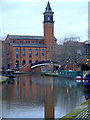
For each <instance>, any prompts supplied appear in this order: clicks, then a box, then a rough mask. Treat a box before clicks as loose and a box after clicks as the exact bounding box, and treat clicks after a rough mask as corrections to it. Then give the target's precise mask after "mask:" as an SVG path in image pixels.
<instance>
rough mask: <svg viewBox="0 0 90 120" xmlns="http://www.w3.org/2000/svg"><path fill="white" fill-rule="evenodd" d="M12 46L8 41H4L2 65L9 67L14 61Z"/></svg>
mask: <svg viewBox="0 0 90 120" xmlns="http://www.w3.org/2000/svg"><path fill="white" fill-rule="evenodd" d="M11 56H12V47H11V45H10V43H9V42H8V41H2V67H3V68H4V69H6V68H9V67H10V66H11V63H12V57H11Z"/></svg>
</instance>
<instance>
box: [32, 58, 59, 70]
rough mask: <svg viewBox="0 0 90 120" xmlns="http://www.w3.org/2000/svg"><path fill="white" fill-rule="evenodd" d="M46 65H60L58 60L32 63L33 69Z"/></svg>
mask: <svg viewBox="0 0 90 120" xmlns="http://www.w3.org/2000/svg"><path fill="white" fill-rule="evenodd" d="M46 65H54V66H58V67H60V65H59V63H58V62H57V61H50V60H48V61H37V62H35V63H32V64H31V69H33V68H36V67H40V66H46Z"/></svg>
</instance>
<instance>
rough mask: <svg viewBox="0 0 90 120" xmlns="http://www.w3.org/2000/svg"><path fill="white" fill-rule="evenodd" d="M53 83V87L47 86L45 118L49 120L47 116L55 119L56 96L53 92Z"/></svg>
mask: <svg viewBox="0 0 90 120" xmlns="http://www.w3.org/2000/svg"><path fill="white" fill-rule="evenodd" d="M51 81H52V77H51V79H50V82H51ZM52 82H53V81H52ZM52 85H53V84H52V83H51V87H46V89H45V93H46V94H45V120H47V118H52V120H54V98H53V94H52V92H53V91H52V90H53V87H52Z"/></svg>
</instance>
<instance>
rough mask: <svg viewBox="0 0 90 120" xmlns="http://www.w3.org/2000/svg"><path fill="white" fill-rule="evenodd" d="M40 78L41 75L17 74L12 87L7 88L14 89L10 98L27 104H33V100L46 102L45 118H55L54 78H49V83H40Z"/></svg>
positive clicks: (39, 102)
mask: <svg viewBox="0 0 90 120" xmlns="http://www.w3.org/2000/svg"><path fill="white" fill-rule="evenodd" d="M39 79H40V77H32V76H30V75H26V76H25V75H24V76H17V77H16V79H15V81H14V84H13V85H11V87H12V88H8V90H7V92H9V90H10V89H12V92H11V94H10V97H9V99H11V100H12V99H13V100H17V101H19V102H23V103H25V104H26V103H28V102H29V103H30V104H32V102H33V101H36V102H37V103H38V104H41V103H44V111H45V112H44V115H45V118H54V112H55V111H54V99H53V78H52V77H51V78H47V80H48V81H47V82H49V84H46V85H44V84H43V85H42V84H40V83H39V82H40V81H39ZM42 80H43V79H42ZM41 82H42V81H41ZM36 102H35V103H36ZM33 117H34V116H33Z"/></svg>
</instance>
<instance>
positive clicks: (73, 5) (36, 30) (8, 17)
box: [0, 0, 88, 41]
mask: <svg viewBox="0 0 90 120" xmlns="http://www.w3.org/2000/svg"><path fill="white" fill-rule="evenodd" d="M12 1H13V0H10V1H8V0H5V1H4V2H3V1H1V2H0V13H1V16H0V18H1V21H0V26H1V27H0V34H1V36H2V37H3V36H5V35H7V34H14V35H18V34H19V35H43V13H44V11H45V8H46V5H47V2H48V0H33V1H32V0H26V1H23V0H22V1H23V2H21V1H20V0H18V1H14V2H12ZM49 1H50V5H51V7H52V10H53V12H54V21H55V25H54V26H55V29H54V34H55V37H56V38H57V39H58V41H59V39H60V38H64V37H65V36H66V37H70V36H72V35H73V36H80V37H81V41H85V40H87V36H88V34H87V33H88V0H85V1H84V0H82V1H81V2H80V1H79V2H75V1H74V0H72V1H71V0H69V1H68V0H67V2H66V1H65V2H62V1H61V0H49Z"/></svg>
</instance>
